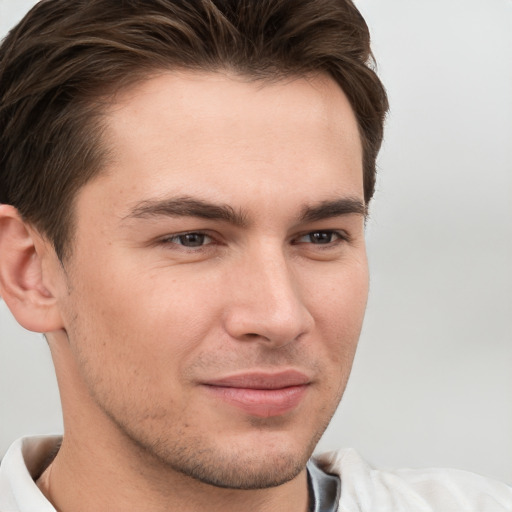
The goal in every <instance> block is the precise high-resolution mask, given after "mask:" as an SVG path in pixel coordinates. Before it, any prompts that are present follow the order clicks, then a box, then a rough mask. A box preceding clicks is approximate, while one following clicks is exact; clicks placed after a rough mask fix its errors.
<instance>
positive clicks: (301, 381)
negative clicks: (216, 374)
mask: <svg viewBox="0 0 512 512" xmlns="http://www.w3.org/2000/svg"><path fill="white" fill-rule="evenodd" d="M310 384H311V381H310V379H309V378H308V377H307V375H305V374H304V373H302V372H299V371H296V370H287V371H282V372H278V373H266V372H248V373H242V374H236V375H231V376H227V377H223V378H220V379H216V380H212V381H208V382H205V383H203V386H204V387H205V389H206V390H207V391H208V392H209V393H211V394H213V395H214V396H215V397H216V398H217V399H219V400H221V401H223V402H225V403H227V404H228V405H230V406H233V407H236V408H238V409H240V410H242V411H243V412H245V413H247V414H249V415H251V416H256V417H260V418H269V417H273V416H281V415H284V414H286V413H289V412H291V411H293V410H294V409H295V408H296V407H298V406H299V404H300V403H301V401H302V400H303V398H304V397H305V395H306V393H307V391H308V388H309V386H310Z"/></svg>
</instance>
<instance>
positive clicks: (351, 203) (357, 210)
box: [300, 197, 368, 222]
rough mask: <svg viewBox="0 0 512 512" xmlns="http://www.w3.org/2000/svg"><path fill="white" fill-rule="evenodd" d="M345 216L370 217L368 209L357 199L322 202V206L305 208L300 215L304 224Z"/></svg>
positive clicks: (349, 198)
mask: <svg viewBox="0 0 512 512" xmlns="http://www.w3.org/2000/svg"><path fill="white" fill-rule="evenodd" d="M344 215H362V216H363V217H366V216H367V215H368V207H367V205H366V204H365V203H364V201H362V200H361V199H359V198H357V197H343V198H341V199H336V200H334V201H322V202H321V203H320V204H317V205H312V206H305V207H304V208H303V209H302V211H301V215H300V220H301V221H302V222H316V221H319V220H324V219H329V218H333V217H341V216H344Z"/></svg>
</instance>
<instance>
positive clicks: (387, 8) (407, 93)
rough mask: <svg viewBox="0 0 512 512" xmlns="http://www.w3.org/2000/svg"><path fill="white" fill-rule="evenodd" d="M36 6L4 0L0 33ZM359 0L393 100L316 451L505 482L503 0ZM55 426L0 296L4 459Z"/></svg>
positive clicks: (509, 415)
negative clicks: (340, 390)
mask: <svg viewBox="0 0 512 512" xmlns="http://www.w3.org/2000/svg"><path fill="white" fill-rule="evenodd" d="M34 3H35V2H34V1H31V0H0V33H1V34H4V33H5V32H6V31H7V29H8V28H9V27H10V26H12V25H13V24H14V23H15V22H16V21H17V20H18V19H19V18H20V17H21V16H22V14H23V13H24V12H25V11H26V10H27V9H28V8H29V7H30V6H31V5H32V4H34ZM356 3H357V5H358V6H359V7H360V9H361V10H362V12H363V14H364V15H365V17H366V19H367V21H368V24H369V25H370V28H371V31H372V35H373V40H374V50H375V54H376V56H377V59H378V62H379V72H380V75H381V76H382V78H383V80H384V81H385V83H386V85H387V88H388V92H389V96H390V100H391V105H392V111H391V115H390V117H389V120H388V123H387V135H386V143H385V145H384V148H383V151H382V154H381V157H380V160H379V167H380V175H379V182H378V187H377V188H378V190H377V194H376V198H375V201H374V203H373V206H372V209H371V220H370V222H369V225H368V247H369V256H370V266H371V273H372V281H371V293H370V301H369V306H368V313H367V318H366V321H365V327H364V330H363V335H362V339H361V344H360V349H359V353H358V356H357V358H356V362H355V366H354V370H353V375H352V379H351V381H350V384H349V386H348V389H347V392H346V394H345V397H344V400H343V402H342V406H341V408H340V410H339V411H338V413H337V415H336V417H335V419H334V421H333V422H332V425H331V426H330V428H329V429H328V431H327V433H326V435H325V436H324V438H323V440H322V441H321V443H320V446H319V449H321V450H325V449H334V448H336V447H341V446H353V447H355V448H357V449H358V450H359V451H360V452H361V453H362V454H363V455H364V456H365V457H366V458H367V459H369V460H370V461H371V462H372V463H374V464H376V465H379V466H413V467H416V466H451V467H459V468H465V469H469V470H472V471H476V472H479V473H483V474H487V475H490V476H494V477H497V478H499V479H502V480H506V481H508V482H510V483H512V371H511V366H512V320H511V316H512V271H511V270H510V265H511V262H512V223H511V220H512V200H511V196H512V1H511V0H359V1H357V0H356ZM60 429H61V417H60V412H59V400H58V393H57V389H56V383H55V378H54V376H53V371H52V367H51V360H50V357H49V353H48V350H47V347H46V344H45V342H44V341H43V339H42V336H40V335H35V334H31V333H27V332H26V331H24V330H22V329H21V328H20V327H18V326H17V325H16V323H15V321H14V320H13V319H12V318H11V316H10V314H9V313H8V311H7V309H6V307H5V305H4V304H3V303H1V302H0V456H1V455H2V454H3V453H4V451H5V450H6V449H7V447H8V445H9V443H10V442H11V441H12V440H13V439H15V438H16V437H18V436H20V435H23V434H33V433H44V432H53V431H55V430H57V431H58V430H60Z"/></svg>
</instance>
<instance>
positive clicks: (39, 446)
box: [0, 436, 512, 512]
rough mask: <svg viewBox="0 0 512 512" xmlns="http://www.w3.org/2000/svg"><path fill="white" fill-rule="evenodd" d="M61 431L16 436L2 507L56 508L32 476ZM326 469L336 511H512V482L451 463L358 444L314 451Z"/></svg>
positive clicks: (4, 510) (5, 468)
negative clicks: (410, 461) (361, 451)
mask: <svg viewBox="0 0 512 512" xmlns="http://www.w3.org/2000/svg"><path fill="white" fill-rule="evenodd" d="M59 441H60V438H59V437H56V436H53V437H31V438H22V439H19V440H18V441H16V442H15V443H14V444H13V445H12V446H11V447H10V448H9V450H8V452H7V453H6V455H5V457H4V459H3V461H2V463H1V465H0V512H55V508H54V507H53V506H52V505H51V504H50V503H49V502H48V501H47V500H46V498H45V497H44V496H43V494H42V493H41V491H39V489H38V487H37V485H36V484H35V482H34V478H35V477H37V476H38V475H39V474H40V472H41V470H42V469H43V466H44V464H45V462H46V461H47V458H48V454H49V453H51V452H52V450H53V449H54V448H55V445H56V444H57V443H58V442H59ZM316 462H317V464H318V465H319V466H320V467H321V468H323V469H324V471H326V472H328V473H332V474H336V475H339V477H340V479H341V497H340V502H339V506H338V512H512V487H510V486H508V485H506V484H503V483H500V482H497V481H494V480H491V479H489V478H485V477H482V476H478V475H475V474H473V473H469V472H467V471H459V470H450V469H426V470H416V469H401V470H393V471H383V470H378V469H374V468H372V467H371V466H370V465H368V464H367V463H366V462H365V461H363V460H362V459H361V457H360V456H359V455H358V454H357V453H356V452H355V451H354V450H340V451H337V452H332V453H329V454H324V455H321V456H319V457H316Z"/></svg>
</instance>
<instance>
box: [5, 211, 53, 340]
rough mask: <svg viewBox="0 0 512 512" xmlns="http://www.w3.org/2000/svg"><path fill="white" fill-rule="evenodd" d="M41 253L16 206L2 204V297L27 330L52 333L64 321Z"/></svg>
mask: <svg viewBox="0 0 512 512" xmlns="http://www.w3.org/2000/svg"><path fill="white" fill-rule="evenodd" d="M42 252H43V251H42V248H41V247H37V244H36V240H35V239H34V234H33V232H32V231H31V230H30V229H29V228H28V226H27V225H26V224H25V222H24V221H23V219H22V218H21V216H20V215H19V213H18V211H17V210H16V208H14V207H13V206H9V205H0V296H1V297H2V298H3V299H4V301H5V302H6V304H7V306H8V307H9V309H10V310H11V312H12V314H13V315H14V317H15V318H16V320H17V321H18V322H19V323H20V324H21V325H22V326H23V327H25V329H28V330H30V331H35V332H52V331H55V330H58V329H60V328H62V322H61V318H60V313H59V311H58V307H57V301H56V300H55V297H54V295H53V294H52V292H51V291H50V289H49V287H48V286H47V284H46V282H45V275H44V272H43V254H41V253H42Z"/></svg>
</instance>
